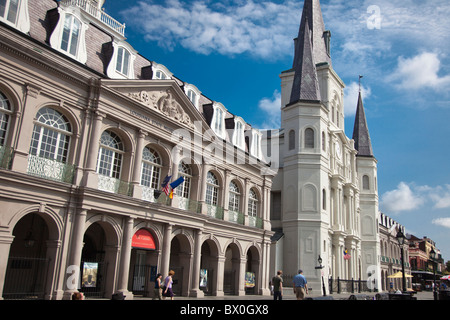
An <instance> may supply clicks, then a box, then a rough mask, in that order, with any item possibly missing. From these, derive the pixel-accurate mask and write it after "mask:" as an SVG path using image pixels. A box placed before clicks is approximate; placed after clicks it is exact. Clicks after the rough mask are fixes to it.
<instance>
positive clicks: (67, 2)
mask: <svg viewBox="0 0 450 320" xmlns="http://www.w3.org/2000/svg"><path fill="white" fill-rule="evenodd" d="M61 4H62V5H64V6H76V7H78V8H80V9H82V10H84V11H85V12H87V13H89V14H90V15H91V16H93V17H95V18H97V19H98V20H100V21H101V22H103V23H104V24H106V25H108V26H109V27H110V28H112V29H113V30H115V31H116V32H118V33H120V34H121V35H122V36H123V35H125V24H123V23H120V22H118V21H117V20H116V19H114V18H113V17H111V16H110V15H109V14H107V13H105V12H104V11H103V10H102V9H100V8H98V6H97V4H96V3H95V2H93V1H91V0H63V1H61Z"/></svg>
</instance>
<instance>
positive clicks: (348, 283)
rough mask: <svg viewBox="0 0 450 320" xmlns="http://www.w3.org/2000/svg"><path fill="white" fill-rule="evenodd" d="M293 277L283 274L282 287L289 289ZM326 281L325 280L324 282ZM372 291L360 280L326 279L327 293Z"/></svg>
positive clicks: (319, 289) (317, 290) (365, 281)
mask: <svg viewBox="0 0 450 320" xmlns="http://www.w3.org/2000/svg"><path fill="white" fill-rule="evenodd" d="M294 276H295V275H290V274H283V286H285V287H291V286H292V283H293V279H294ZM325 281H326V280H325ZM309 289H310V290H313V291H314V292H322V287H317V288H309ZM373 291H374V290H371V289H370V288H369V287H368V286H367V280H361V279H357V280H355V279H350V280H348V279H340V278H339V277H338V278H335V279H333V277H330V278H329V279H328V293H329V294H332V293H361V292H373Z"/></svg>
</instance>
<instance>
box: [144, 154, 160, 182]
mask: <svg viewBox="0 0 450 320" xmlns="http://www.w3.org/2000/svg"><path fill="white" fill-rule="evenodd" d="M161 167H162V165H161V157H160V156H159V154H158V152H156V151H155V150H153V149H151V148H149V147H145V148H144V151H143V153H142V171H141V185H143V186H145V187H149V188H152V189H158V188H159V179H160V176H161Z"/></svg>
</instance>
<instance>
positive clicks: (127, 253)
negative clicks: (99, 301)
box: [117, 217, 134, 300]
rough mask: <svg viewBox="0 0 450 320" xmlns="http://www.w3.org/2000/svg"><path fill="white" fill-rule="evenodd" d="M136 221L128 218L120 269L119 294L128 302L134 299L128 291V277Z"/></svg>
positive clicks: (121, 251)
mask: <svg viewBox="0 0 450 320" xmlns="http://www.w3.org/2000/svg"><path fill="white" fill-rule="evenodd" d="M133 223H134V219H133V218H131V217H128V218H126V221H125V224H124V230H123V239H122V248H121V250H120V267H119V279H118V290H117V291H118V292H121V293H123V295H124V296H125V297H126V299H127V300H131V299H133V294H132V293H131V292H129V291H128V276H129V273H130V258H131V239H132V237H133Z"/></svg>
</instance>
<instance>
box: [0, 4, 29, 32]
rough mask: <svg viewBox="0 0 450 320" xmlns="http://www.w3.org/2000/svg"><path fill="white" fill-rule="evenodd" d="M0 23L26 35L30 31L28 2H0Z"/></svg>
mask: <svg viewBox="0 0 450 320" xmlns="http://www.w3.org/2000/svg"><path fill="white" fill-rule="evenodd" d="M0 21H3V22H4V23H6V24H8V25H10V26H12V27H14V28H16V29H17V30H19V31H22V32H23V33H28V32H29V31H30V15H29V14H28V0H0Z"/></svg>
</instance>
